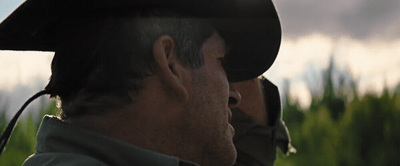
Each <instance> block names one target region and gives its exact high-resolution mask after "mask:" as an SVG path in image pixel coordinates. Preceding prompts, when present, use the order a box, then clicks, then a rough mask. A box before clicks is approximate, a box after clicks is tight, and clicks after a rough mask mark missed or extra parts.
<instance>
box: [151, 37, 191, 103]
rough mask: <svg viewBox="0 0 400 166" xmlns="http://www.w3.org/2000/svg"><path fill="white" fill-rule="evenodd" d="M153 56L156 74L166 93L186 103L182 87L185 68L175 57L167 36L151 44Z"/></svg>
mask: <svg viewBox="0 0 400 166" xmlns="http://www.w3.org/2000/svg"><path fill="white" fill-rule="evenodd" d="M153 56H154V60H155V62H156V73H157V74H158V76H159V78H160V81H162V84H163V85H165V86H166V88H168V90H167V92H168V93H174V94H172V95H175V96H176V97H177V99H178V100H180V101H185V102H186V101H187V100H188V96H189V95H188V92H187V89H186V87H185V85H184V79H185V78H184V77H185V74H184V73H185V72H186V68H184V67H183V66H182V64H181V62H180V61H179V59H178V57H177V50H176V47H175V41H174V39H173V38H172V37H171V36H169V35H163V36H160V37H159V38H157V40H156V41H155V42H154V44H153Z"/></svg>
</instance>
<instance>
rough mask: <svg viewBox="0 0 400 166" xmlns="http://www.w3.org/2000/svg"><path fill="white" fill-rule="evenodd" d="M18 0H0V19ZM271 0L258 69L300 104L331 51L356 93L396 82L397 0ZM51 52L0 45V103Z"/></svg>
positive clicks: (22, 96)
mask: <svg viewBox="0 0 400 166" xmlns="http://www.w3.org/2000/svg"><path fill="white" fill-rule="evenodd" d="M21 3H22V1H21V0H0V21H1V20H3V19H5V18H6V17H7V15H8V14H10V13H11V12H12V11H13V10H14V9H15V8H16V7H17V6H18V5H19V4H21ZM274 3H275V6H276V8H277V10H278V14H279V16H280V20H281V24H282V31H283V40H282V44H281V48H280V52H279V54H278V57H277V59H276V61H275V63H274V65H273V66H272V67H271V68H270V70H268V71H267V72H266V73H264V75H265V76H266V77H267V78H269V79H270V80H271V81H272V82H273V83H275V84H277V85H278V87H280V90H281V91H282V87H283V84H284V80H289V81H290V83H291V84H290V90H291V92H292V93H291V94H292V97H293V98H297V99H298V100H299V101H300V103H301V104H302V106H304V107H306V106H308V105H309V103H310V96H311V93H310V91H309V90H308V88H307V87H308V86H309V85H310V84H311V86H314V85H315V86H316V85H319V84H320V81H318V79H317V78H310V77H318V76H319V75H320V74H319V73H320V72H321V70H324V69H326V68H327V67H328V64H329V60H330V58H331V57H333V60H334V62H335V64H336V65H337V67H338V70H348V71H349V72H350V73H351V74H352V76H353V77H354V78H355V79H356V80H357V83H358V88H359V91H360V92H361V93H366V92H371V91H372V92H380V91H382V89H383V88H384V87H389V88H393V87H395V86H396V85H397V84H398V83H399V82H400V74H399V71H400V1H399V0H379V1H378V0H336V1H331V0H274ZM52 56H53V54H52V53H49V52H45V53H43V52H13V51H0V103H1V102H3V103H8V106H9V108H10V110H15V111H16V110H17V109H18V108H19V107H20V106H21V105H22V104H23V102H24V101H25V100H27V99H28V98H29V97H30V96H32V95H33V94H34V93H35V92H37V91H39V90H41V89H43V88H44V86H45V85H46V83H47V81H48V78H49V77H50V63H51V58H52ZM36 102H37V101H36ZM33 105H35V104H33ZM31 107H33V106H31ZM28 109H29V108H28ZM15 111H12V112H15Z"/></svg>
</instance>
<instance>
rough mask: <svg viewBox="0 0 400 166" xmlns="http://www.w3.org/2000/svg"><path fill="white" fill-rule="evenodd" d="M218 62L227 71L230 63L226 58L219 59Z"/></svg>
mask: <svg viewBox="0 0 400 166" xmlns="http://www.w3.org/2000/svg"><path fill="white" fill-rule="evenodd" d="M218 61H219V63H220V64H221V66H222V68H224V70H226V69H227V67H228V61H227V60H226V58H225V57H221V58H218Z"/></svg>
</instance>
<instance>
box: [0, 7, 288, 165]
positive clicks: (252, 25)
mask: <svg viewBox="0 0 400 166" xmlns="http://www.w3.org/2000/svg"><path fill="white" fill-rule="evenodd" d="M0 38H1V39H2V40H0V49H9V50H10V49H11V50H39V51H55V56H54V58H53V62H52V76H51V79H50V82H49V84H48V85H47V86H46V88H45V90H44V91H43V92H41V93H39V94H43V93H46V94H49V95H50V96H51V97H57V98H59V101H60V110H61V114H60V116H59V117H49V116H46V117H45V118H44V119H43V122H42V125H41V127H40V130H39V132H38V144H37V146H36V153H35V154H34V155H32V156H31V157H30V158H28V159H27V160H26V162H25V165H84V164H85V165H135V164H137V165H178V164H179V165H193V164H199V165H221V166H223V165H232V164H233V163H234V162H235V158H236V150H235V147H234V145H233V142H232V138H233V135H234V130H233V128H232V126H231V125H230V124H229V122H230V120H231V117H232V115H231V111H230V108H234V107H236V106H237V105H236V104H230V105H228V99H229V98H231V99H234V100H236V101H237V102H238V103H239V102H240V100H241V99H240V95H239V94H238V92H237V91H234V90H229V85H228V79H229V80H230V81H242V80H246V79H250V78H254V77H256V76H257V75H260V74H261V73H262V72H264V71H265V70H266V69H268V68H269V67H270V66H271V64H272V62H273V61H274V59H275V57H276V54H277V51H278V49H279V43H280V25H279V19H278V17H277V15H276V11H275V9H274V7H273V5H272V2H270V1H264V0H256V1H231V0H225V1H218V2H214V1H155V0H154V1H128V0H119V1H108V0H100V1H91V0H89V1H75V0H70V1H66V0H54V1H50V0H28V1H26V2H25V3H24V4H22V5H21V6H20V7H19V8H18V9H17V10H16V11H15V12H14V13H13V14H12V15H11V16H10V17H9V18H7V19H6V20H5V21H4V22H3V23H2V24H1V25H0ZM243 41H247V42H245V43H243ZM228 46H229V48H230V49H228ZM225 58H226V59H227V60H226V61H227V62H228V64H227V65H226V63H225V60H224V59H225ZM21 111H22V110H21ZM3 136H4V135H3ZM2 140H3V137H2Z"/></svg>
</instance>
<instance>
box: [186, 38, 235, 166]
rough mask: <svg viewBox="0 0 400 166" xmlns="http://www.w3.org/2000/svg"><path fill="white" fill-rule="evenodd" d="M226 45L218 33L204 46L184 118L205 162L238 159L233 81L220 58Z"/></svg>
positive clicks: (192, 72)
mask: <svg viewBox="0 0 400 166" xmlns="http://www.w3.org/2000/svg"><path fill="white" fill-rule="evenodd" d="M225 47H226V46H225V42H224V40H223V39H222V38H221V37H220V36H219V35H218V34H217V33H214V34H213V35H212V36H211V37H210V38H208V39H207V40H206V41H205V42H204V44H203V46H202V54H203V56H204V65H203V66H202V67H200V68H199V69H194V70H192V71H191V75H192V81H191V87H190V88H189V89H190V90H189V93H190V99H189V102H188V104H187V111H186V115H185V117H184V119H186V120H187V123H188V125H187V126H186V129H187V130H188V132H189V133H191V138H187V139H191V140H192V141H194V142H195V144H196V145H195V146H197V147H196V149H197V150H198V151H199V152H200V155H201V159H200V161H198V162H199V164H201V165H221V166H222V165H232V164H233V162H234V161H235V158H236V149H235V147H234V144H233V142H232V138H233V136H234V129H233V127H232V126H231V125H230V124H229V121H230V119H231V116H232V114H231V111H230V109H229V108H228V98H229V84H228V80H227V76H226V74H225V70H224V68H223V67H222V65H221V61H220V60H221V58H224V56H225V51H226V50H225ZM195 162H196V161H195ZM219 162H220V163H219Z"/></svg>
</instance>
